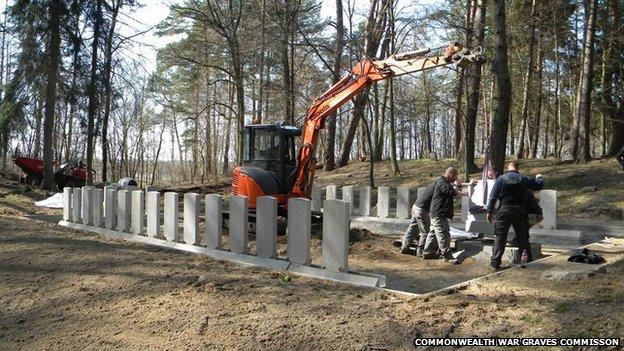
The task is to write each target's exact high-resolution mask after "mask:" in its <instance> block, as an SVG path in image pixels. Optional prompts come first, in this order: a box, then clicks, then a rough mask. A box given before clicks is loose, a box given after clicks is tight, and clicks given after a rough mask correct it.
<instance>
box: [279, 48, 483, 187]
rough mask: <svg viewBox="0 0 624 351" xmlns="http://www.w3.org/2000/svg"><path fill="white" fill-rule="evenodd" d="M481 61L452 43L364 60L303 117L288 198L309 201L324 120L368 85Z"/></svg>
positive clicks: (479, 56)
mask: <svg viewBox="0 0 624 351" xmlns="http://www.w3.org/2000/svg"><path fill="white" fill-rule="evenodd" d="M480 60H482V56H481V52H480V51H479V50H478V51H476V52H471V51H470V50H468V49H465V48H463V47H462V45H461V44H459V43H456V42H453V43H449V44H448V45H444V46H441V47H438V48H425V49H419V50H416V51H411V52H407V53H403V54H396V55H392V56H390V57H388V58H386V59H384V60H379V61H372V60H370V59H367V58H365V59H363V60H362V61H360V62H358V63H357V64H356V65H355V66H354V67H353V69H352V71H351V73H350V74H349V75H348V76H346V77H344V78H342V79H341V80H340V81H338V82H337V83H336V84H334V86H332V87H331V88H329V90H327V91H326V92H325V93H324V94H323V95H321V96H320V97H318V98H317V99H316V101H315V102H314V104H313V105H312V107H310V109H308V112H307V114H306V118H305V122H304V126H303V131H302V135H301V140H302V145H301V149H299V154H298V157H297V169H296V171H295V179H294V183H293V186H292V189H291V193H290V194H289V197H309V196H310V191H311V189H312V182H313V180H314V172H315V170H316V162H317V160H316V156H315V154H316V148H317V144H318V136H319V133H320V130H321V129H323V128H324V127H325V120H326V119H327V117H329V116H331V115H332V113H334V112H335V111H336V110H338V108H340V106H342V105H344V104H346V103H347V102H348V101H349V100H351V99H352V98H353V97H354V96H355V95H357V94H359V93H360V92H362V91H363V90H364V89H366V88H368V87H369V86H370V85H371V84H373V83H375V82H377V81H380V80H384V79H389V78H394V77H398V76H402V75H405V74H411V73H416V72H420V71H425V70H428V69H433V68H437V67H442V66H447V65H451V64H456V65H457V66H459V67H465V66H467V65H469V64H470V63H471V62H474V61H480Z"/></svg>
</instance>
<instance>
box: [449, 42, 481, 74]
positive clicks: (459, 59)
mask: <svg viewBox="0 0 624 351" xmlns="http://www.w3.org/2000/svg"><path fill="white" fill-rule="evenodd" d="M453 62H455V64H456V65H457V67H459V68H462V69H464V68H466V67H468V66H470V65H471V64H473V63H482V62H485V58H484V57H483V54H482V53H481V47H478V48H477V49H476V50H473V51H471V50H469V49H466V48H464V49H463V50H462V51H460V52H458V53H457V54H455V55H454V56H453Z"/></svg>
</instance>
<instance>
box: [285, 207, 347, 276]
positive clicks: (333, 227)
mask: <svg viewBox="0 0 624 351" xmlns="http://www.w3.org/2000/svg"><path fill="white" fill-rule="evenodd" d="M323 207H324V208H325V212H324V215H323V243H322V245H323V247H322V254H323V265H324V266H325V269H327V270H329V271H332V272H347V271H348V270H349V266H348V254H349V210H350V205H349V203H348V202H346V201H340V200H325V203H324V204H323ZM308 252H309V250H308ZM296 263H300V262H296Z"/></svg>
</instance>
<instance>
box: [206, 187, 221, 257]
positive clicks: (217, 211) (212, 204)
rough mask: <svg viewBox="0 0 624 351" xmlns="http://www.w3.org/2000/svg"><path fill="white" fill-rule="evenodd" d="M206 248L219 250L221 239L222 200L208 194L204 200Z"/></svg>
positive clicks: (218, 196) (219, 196) (217, 196)
mask: <svg viewBox="0 0 624 351" xmlns="http://www.w3.org/2000/svg"><path fill="white" fill-rule="evenodd" d="M205 203H206V206H205V211H206V213H205V218H206V233H205V234H206V247H207V248H209V249H221V238H222V237H223V198H222V197H221V195H217V194H209V195H206V200H205Z"/></svg>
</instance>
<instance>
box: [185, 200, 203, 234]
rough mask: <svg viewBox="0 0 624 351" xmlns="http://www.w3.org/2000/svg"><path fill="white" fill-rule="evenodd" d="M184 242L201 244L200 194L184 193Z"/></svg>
mask: <svg viewBox="0 0 624 351" xmlns="http://www.w3.org/2000/svg"><path fill="white" fill-rule="evenodd" d="M183 226H184V242H185V243H187V244H191V245H199V242H200V239H201V237H200V236H199V195H198V194H195V193H186V194H184V223H183Z"/></svg>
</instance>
